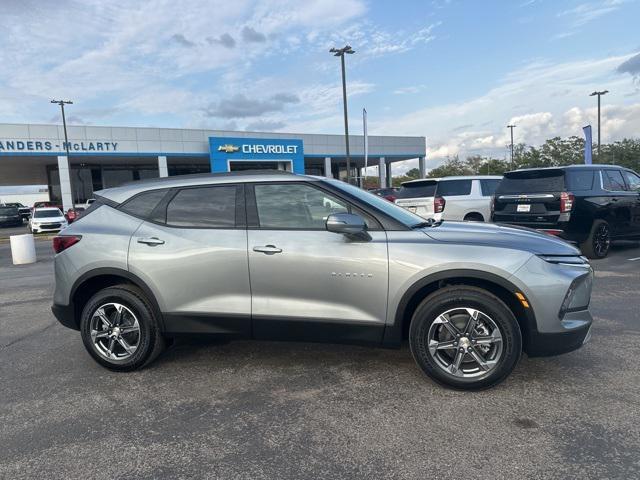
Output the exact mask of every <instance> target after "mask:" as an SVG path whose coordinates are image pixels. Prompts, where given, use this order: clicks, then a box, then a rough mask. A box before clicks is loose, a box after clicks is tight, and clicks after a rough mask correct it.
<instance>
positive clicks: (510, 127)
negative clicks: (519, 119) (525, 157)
mask: <svg viewBox="0 0 640 480" xmlns="http://www.w3.org/2000/svg"><path fill="white" fill-rule="evenodd" d="M516 127H517V125H507V128H508V129H509V130H511V168H513V129H514V128H516Z"/></svg>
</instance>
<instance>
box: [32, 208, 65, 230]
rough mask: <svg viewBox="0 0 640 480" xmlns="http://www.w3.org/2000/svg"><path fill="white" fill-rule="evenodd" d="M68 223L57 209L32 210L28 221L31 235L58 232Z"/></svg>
mask: <svg viewBox="0 0 640 480" xmlns="http://www.w3.org/2000/svg"><path fill="white" fill-rule="evenodd" d="M68 225H69V223H68V222H67V219H66V218H65V216H64V214H63V213H62V212H61V211H60V209H59V208H57V207H45V208H34V209H33V213H32V214H31V218H30V219H29V229H30V230H31V233H43V232H59V231H60V230H62V229H63V228H67V226H68Z"/></svg>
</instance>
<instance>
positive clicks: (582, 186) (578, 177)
mask: <svg viewBox="0 0 640 480" xmlns="http://www.w3.org/2000/svg"><path fill="white" fill-rule="evenodd" d="M566 180H567V188H568V189H569V190H571V191H574V192H577V191H580V190H591V189H592V188H593V170H568V171H567V175H566Z"/></svg>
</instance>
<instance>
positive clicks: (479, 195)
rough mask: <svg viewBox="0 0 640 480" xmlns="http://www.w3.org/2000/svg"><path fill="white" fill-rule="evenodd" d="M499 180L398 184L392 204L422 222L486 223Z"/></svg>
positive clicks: (428, 180) (458, 179)
mask: <svg viewBox="0 0 640 480" xmlns="http://www.w3.org/2000/svg"><path fill="white" fill-rule="evenodd" d="M500 180H502V177H501V176H497V175H476V176H467V177H442V178H424V179H420V180H411V181H409V182H404V183H403V184H402V188H401V189H400V191H399V192H398V193H397V194H396V204H398V205H400V206H401V207H404V208H406V209H408V210H410V211H412V212H413V213H416V214H418V215H420V216H421V217H423V218H426V219H430V218H432V219H434V220H436V221H440V220H469V221H475V222H486V221H490V220H491V196H492V195H493V194H494V192H495V190H496V188H497V187H498V184H499V183H500Z"/></svg>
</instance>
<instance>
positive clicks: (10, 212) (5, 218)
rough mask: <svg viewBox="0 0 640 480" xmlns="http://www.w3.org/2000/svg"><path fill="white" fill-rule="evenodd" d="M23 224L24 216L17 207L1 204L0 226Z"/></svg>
mask: <svg viewBox="0 0 640 480" xmlns="http://www.w3.org/2000/svg"><path fill="white" fill-rule="evenodd" d="M18 225H22V217H21V216H20V212H19V211H18V209H17V208H16V207H7V206H0V227H15V226H18Z"/></svg>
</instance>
